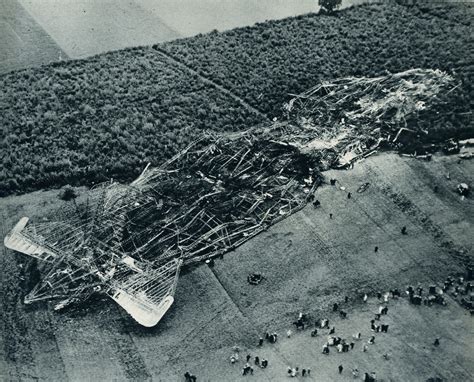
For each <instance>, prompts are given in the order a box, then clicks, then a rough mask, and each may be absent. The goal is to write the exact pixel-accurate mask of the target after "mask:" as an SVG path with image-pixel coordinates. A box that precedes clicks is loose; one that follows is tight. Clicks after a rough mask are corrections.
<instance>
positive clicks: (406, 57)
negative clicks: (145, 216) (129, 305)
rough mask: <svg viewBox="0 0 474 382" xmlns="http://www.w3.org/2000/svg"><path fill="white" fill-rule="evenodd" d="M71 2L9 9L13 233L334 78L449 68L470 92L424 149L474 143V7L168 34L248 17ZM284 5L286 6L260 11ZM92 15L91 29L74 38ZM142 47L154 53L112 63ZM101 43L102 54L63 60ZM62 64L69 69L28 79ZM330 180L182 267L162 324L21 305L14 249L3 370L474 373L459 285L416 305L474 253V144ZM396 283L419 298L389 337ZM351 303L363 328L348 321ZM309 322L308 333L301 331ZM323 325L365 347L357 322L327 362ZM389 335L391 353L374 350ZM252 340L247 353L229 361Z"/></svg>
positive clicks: (4, 311) (410, 376)
mask: <svg viewBox="0 0 474 382" xmlns="http://www.w3.org/2000/svg"><path fill="white" fill-rule="evenodd" d="M67 1H68V3H69V2H70V7H69V8H68V9H66V8H61V9H59V8H58V9H57V10H56V11H54V9H53V8H54V3H55V2H56V1H55V0H46V1H45V2H44V3H43V2H36V1H31V0H20V1H19V2H15V1H6V2H0V35H1V36H2V37H1V40H2V41H1V44H3V46H0V161H1V163H2V167H1V168H0V219H1V223H0V236H2V237H4V236H5V234H6V232H7V231H8V230H10V229H11V228H12V226H13V225H14V224H15V223H16V222H17V221H18V219H19V218H21V217H22V216H29V217H30V218H31V219H32V220H33V221H37V222H39V221H41V220H42V219H43V218H44V217H45V216H48V215H49V214H50V213H51V212H52V211H56V210H57V209H58V208H61V207H64V206H65V204H67V203H75V202H74V201H68V202H67V201H63V200H61V199H60V197H59V193H60V191H59V190H58V188H60V187H62V186H64V185H67V184H70V185H72V186H74V189H75V190H76V192H77V193H79V198H81V197H85V195H86V193H87V192H88V190H89V187H90V186H93V185H95V184H97V183H98V182H103V181H107V180H110V179H113V180H118V181H122V182H128V181H130V180H131V179H134V178H135V177H136V176H137V175H138V174H139V173H140V172H141V171H142V170H143V168H144V167H145V166H146V165H147V163H151V164H152V165H157V164H160V163H162V162H163V161H165V160H167V159H169V158H170V157H171V156H172V155H174V154H175V153H177V152H179V151H180V150H182V149H183V148H184V147H186V146H187V145H188V144H189V143H191V142H195V141H196V140H197V139H198V138H199V137H202V136H203V135H204V134H208V133H210V134H215V133H219V134H220V133H227V132H235V131H242V130H246V129H248V128H249V127H254V126H260V125H267V124H269V123H270V121H271V120H272V119H273V118H274V117H276V118H278V120H281V119H283V118H284V117H283V116H284V111H283V104H284V103H285V102H288V100H289V99H290V98H291V94H295V93H300V92H301V91H304V90H306V89H309V88H311V87H313V86H315V85H316V84H317V83H318V82H320V81H324V80H331V79H334V78H335V77H340V76H359V77H360V76H368V77H372V76H377V75H382V74H384V73H385V72H386V71H390V72H399V71H404V70H407V69H411V68H415V67H416V68H435V69H441V70H444V71H446V72H448V73H449V74H450V75H452V76H453V78H454V79H455V81H457V82H458V84H459V86H458V87H456V89H455V90H453V91H452V93H449V94H443V97H446V98H442V97H440V99H442V100H444V99H449V102H448V103H446V104H445V105H444V106H443V108H444V109H445V110H440V112H441V113H439V114H441V115H443V116H445V117H443V118H444V119H440V117H439V115H438V114H437V113H432V114H429V115H428V116H427V120H426V121H424V122H425V123H426V124H427V125H429V133H428V134H427V137H428V138H427V139H426V141H425V142H424V143H425V144H426V145H428V143H429V144H431V143H434V144H436V145H437V146H436V147H438V148H439V147H442V145H441V146H440V143H442V142H443V140H444V139H446V138H448V137H455V138H471V137H474V125H473V121H474V118H472V110H473V109H474V105H473V94H474V91H473V88H472V83H473V74H474V66H473V61H472V57H471V56H470V54H471V53H470V52H472V51H473V50H474V40H473V39H472V22H473V16H474V13H473V9H474V7H473V5H472V3H462V4H461V3H459V4H456V5H446V4H431V5H430V4H422V5H420V6H414V7H405V6H399V5H396V4H395V3H393V4H392V3H391V2H390V3H389V2H384V3H383V4H371V5H364V6H360V7H354V8H350V9H345V10H343V11H341V12H338V14H337V15H336V16H326V15H316V14H306V15H303V16H297V17H294V18H288V19H283V20H277V21H269V22H265V23H261V24H256V25H254V26H252V27H243V28H238V29H234V30H229V31H226V32H223V33H220V32H216V31H213V32H211V33H209V34H206V35H198V36H196V37H193V38H185V39H180V40H176V41H171V42H164V43H163V42H162V41H165V40H168V39H174V38H175V37H177V36H188V35H189V34H193V33H196V32H198V31H200V29H199V28H204V26H203V24H204V23H208V22H209V23H211V21H212V20H214V22H217V21H215V18H216V15H219V12H220V13H225V12H227V11H226V9H228V8H226V7H227V6H229V7H231V9H234V10H235V12H236V14H235V15H234V16H235V17H234V18H233V19H226V18H222V17H221V18H220V20H219V23H218V24H216V25H217V27H216V28H222V29H226V28H227V27H231V26H233V25H234V24H232V23H236V22H237V23H238V24H239V25H244V24H245V23H246V22H247V21H244V16H245V15H244V14H243V13H242V15H241V16H242V17H240V16H239V15H240V14H239V5H236V4H237V2H230V1H229V2H228V1H227V0H225V1H223V2H222V7H221V8H219V9H216V12H215V14H214V15H211V16H209V13H210V11H209V10H210V9H211V8H212V6H211V5H209V4H212V1H213V0H209V1H208V0H206V1H204V2H202V3H200V4H201V7H198V6H196V8H190V9H187V10H186V12H185V14H186V15H189V16H186V17H188V18H193V16H194V17H197V16H196V15H199V12H202V13H203V14H207V15H208V18H204V17H203V18H202V19H201V20H199V22H195V23H194V24H193V23H191V22H190V21H189V20H188V21H189V22H188V21H186V20H187V18H186V17H185V16H183V17H181V23H182V25H178V24H173V23H172V22H169V21H167V20H177V19H178V18H179V17H178V16H177V15H176V12H177V11H178V10H177V8H176V2H172V1H168V0H166V1H163V2H162V3H161V4H165V8H163V9H160V8H159V7H158V6H157V5H156V4H157V3H156V2H153V1H150V0H136V1H119V2H112V1H110V2H108V1H107V2H103V3H102V7H100V9H98V10H97V9H94V3H93V2H92V1H90V2H89V1H84V2H83V1H81V2H75V1H72V0H67ZM271 1H276V3H278V4H280V6H279V7H280V8H275V9H273V10H271V11H270V10H266V9H264V8H265V7H266V6H265V4H270V2H271ZM313 2H314V1H313ZM109 3H110V4H114V6H112V5H111V7H110V9H108V8H107V7H104V6H103V5H104V4H109ZM186 3H189V4H191V3H193V4H197V2H191V1H189V2H188V1H187V0H186ZM244 3H247V0H245V1H244ZM250 3H251V2H250V0H249V4H250ZM346 3H347V2H346ZM19 4H22V6H23V7H24V8H23V7H22V6H20V5H19ZM41 4H42V5H41ZM229 4H232V5H229ZM253 4H254V6H255V12H253V14H252V15H247V17H249V18H250V19H252V20H253V21H251V22H254V21H259V20H258V18H260V17H261V16H262V15H263V14H266V13H265V12H268V13H270V14H271V15H272V16H271V17H274V18H279V17H280V16H281V17H283V15H284V13H285V12H286V10H284V9H286V8H285V5H284V4H286V3H284V2H280V0H264V1H262V2H258V3H253ZM166 5H167V6H166ZM42 6H44V8H42ZM299 6H300V7H302V8H304V7H306V6H307V5H306V2H304V1H303V2H301V4H299ZM267 8H269V7H268V6H267ZM52 9H53V11H51V12H49V11H48V10H52ZM82 11H84V12H83V13H85V14H81V12H82ZM55 12H57V13H55ZM87 13H89V15H91V14H94V15H95V16H90V17H87V15H86V14H87ZM126 14H129V15H130V17H126ZM13 15H16V16H15V17H14V16H13ZM18 15H21V17H17V16H18ZM262 17H263V16H262ZM68 18H70V19H71V20H72V21H71V23H70V25H66V24H65V23H64V20H66V19H68ZM254 18H255V20H254ZM13 19H15V20H17V21H16V22H15V23H12V21H11V20H13ZM101 20H103V22H101ZM142 21H143V22H142ZM249 23H250V21H249ZM137 24H140V25H139V26H138V27H137ZM40 25H41V26H40ZM79 25H83V26H85V28H84V29H83V30H82V31H81V33H74V31H77V30H78V28H79ZM213 25H214V24H213ZM68 26H70V28H68ZM96 27H97V28H98V29H97V30H96V31H93V29H94V28H96ZM43 28H44V29H43ZM118 29H123V30H122V31H120V32H117V33H114V32H110V31H115V30H118ZM45 31H46V32H45ZM63 32H64V33H63ZM96 35H97V36H101V37H100V38H95V37H94V36H96ZM51 36H52V37H51ZM91 37H93V38H91ZM53 39H54V40H55V41H56V42H55V41H53ZM78 40H81V42H80V43H79V44H76V42H77V41H78ZM142 43H146V44H152V43H153V44H155V45H153V46H147V47H135V48H127V49H124V50H120V51H113V52H108V53H101V52H103V51H104V50H110V49H120V48H122V47H125V46H129V45H130V44H142ZM58 44H59V45H58ZM59 46H61V48H62V50H61V48H59ZM18 52H21V54H20V56H19V55H18ZM95 53H101V54H99V55H96V56H92V57H89V58H86V59H81V60H69V59H68V58H69V57H71V58H74V57H86V56H89V55H91V54H95ZM19 57H20V59H19ZM59 57H61V58H62V59H64V60H65V61H64V62H54V63H52V64H50V65H43V66H40V67H37V68H27V69H25V70H19V71H14V72H11V70H15V69H19V68H24V67H29V66H30V65H31V66H38V65H42V64H45V63H50V62H53V61H59ZM23 58H24V60H23ZM2 60H3V61H2ZM22 60H23V61H22ZM450 94H451V98H448V97H447V96H448V95H450ZM446 110H448V111H449V113H446ZM418 115H419V114H418ZM370 126H371V125H370ZM433 147H435V146H433ZM469 149H470V150H471V151H472V148H469ZM245 155H246V154H245ZM245 155H244V156H245ZM321 170H322V165H321ZM322 175H323V176H324V179H325V182H324V183H323V185H321V186H320V187H319V188H318V189H317V190H316V194H315V198H316V199H317V200H318V201H320V203H321V205H320V206H319V207H317V208H316V207H314V206H313V205H311V204H309V205H307V206H306V207H305V208H303V209H302V210H300V211H298V212H296V213H294V214H293V215H291V216H289V217H288V218H286V219H284V220H282V221H280V222H279V223H277V224H275V225H273V226H271V227H269V228H268V229H266V230H265V231H263V232H262V233H260V234H259V235H258V236H256V237H254V238H253V239H251V240H249V241H247V242H246V243H245V244H243V245H241V246H240V247H238V248H236V249H235V250H233V251H231V252H229V253H227V254H225V255H224V256H223V257H222V258H218V259H215V264H213V265H212V266H208V265H205V264H199V265H194V266H189V265H188V266H186V267H184V269H182V270H181V274H180V276H179V282H178V286H177V291H176V294H175V296H174V298H175V302H174V305H173V306H172V307H171V309H170V310H169V311H168V312H167V314H166V315H165V316H164V318H163V319H162V320H161V321H160V322H159V324H158V325H157V326H155V327H153V328H145V327H142V326H140V325H138V324H137V323H136V322H135V321H134V320H133V319H132V318H131V317H130V316H129V315H128V314H127V313H126V312H125V311H124V310H122V308H120V307H119V305H117V304H115V303H114V302H112V300H110V299H108V298H106V297H100V296H93V297H92V298H91V299H90V300H89V301H88V302H87V303H85V304H78V305H72V306H70V307H68V308H67V309H65V310H64V311H63V312H60V313H59V312H56V311H54V309H53V306H54V305H53V303H49V302H40V303H35V304H32V305H25V304H24V302H23V298H24V296H25V295H26V294H27V293H28V292H29V291H30V290H31V288H32V287H33V284H34V281H35V279H38V277H40V276H39V272H38V264H37V263H36V262H35V261H33V260H31V259H29V258H27V257H26V256H24V255H21V254H18V253H13V252H12V251H10V250H7V249H6V248H5V247H4V246H3V243H2V244H0V253H1V256H0V269H1V272H0V302H1V307H0V323H1V326H0V380H1V381H20V380H21V381H38V380H40V381H43V380H44V381H68V380H69V381H78V382H79V381H81V382H82V381H124V380H129V381H163V382H169V381H182V380H184V373H185V372H186V371H190V372H191V373H193V374H195V375H197V380H198V381H241V380H243V379H244V378H249V379H253V380H255V381H286V380H288V374H287V368H288V367H299V369H300V370H301V369H303V368H305V369H308V368H311V375H310V376H308V377H305V378H304V380H308V381H349V380H353V376H352V374H351V369H353V368H357V369H359V370H360V373H361V377H362V376H363V374H364V373H365V372H367V373H369V372H375V373H376V375H377V381H379V382H380V381H409V382H412V381H413V382H418V381H420V382H427V381H430V382H433V381H435V382H439V381H440V380H441V381H469V380H471V379H472V375H474V366H473V365H474V362H473V354H474V345H473V341H472V336H473V334H474V333H473V321H472V314H471V313H470V312H469V311H468V310H466V309H465V308H464V307H463V306H462V304H461V303H460V301H461V298H462V297H463V296H457V295H456V294H455V293H453V291H452V290H450V291H447V292H446V293H445V294H444V296H445V297H446V301H447V305H445V306H443V305H440V304H434V305H433V306H427V305H423V304H422V305H420V306H416V305H414V304H411V303H410V302H409V300H408V298H407V297H406V296H405V293H404V291H405V289H406V287H407V286H408V285H412V286H414V287H418V286H422V287H423V288H424V290H425V294H426V291H427V290H428V287H429V286H430V285H432V284H436V285H438V286H442V285H443V282H444V281H445V280H446V278H447V277H448V276H453V277H459V276H461V275H464V274H465V272H466V264H469V263H471V264H473V261H474V258H473V255H472V253H473V250H474V241H473V240H472V237H473V233H474V227H473V225H474V202H473V200H474V198H473V197H472V190H471V195H469V196H468V197H461V196H460V195H459V193H458V192H457V191H456V187H457V185H458V184H460V183H466V184H468V185H469V186H470V187H471V189H472V186H473V185H474V159H472V156H471V157H470V158H469V159H465V158H464V159H463V158H462V157H461V156H460V155H457V154H455V155H441V154H439V153H438V154H433V157H432V159H431V160H430V161H425V160H421V159H416V158H414V157H413V156H412V157H408V156H402V155H399V154H397V153H394V152H383V151H381V152H379V153H376V154H375V155H372V156H369V157H367V158H365V159H363V160H361V161H359V162H356V163H355V166H354V167H353V168H351V169H347V170H327V171H324V172H322ZM329 179H337V182H336V184H335V185H331V184H330V182H329ZM349 192H350V193H351V197H350V198H349V197H348V193H349ZM402 227H406V229H407V234H405V235H404V234H402V233H401V228H402ZM375 247H378V250H377V251H375ZM39 267H40V269H41V266H39ZM254 272H256V273H261V274H263V276H264V280H263V281H262V282H261V283H260V284H258V285H251V284H250V283H248V282H247V277H248V275H249V274H251V273H254ZM393 288H398V289H400V290H401V291H402V297H401V298H399V299H390V300H389V301H388V302H387V303H385V304H386V305H387V307H388V314H387V315H386V316H385V315H384V316H382V318H381V323H386V324H389V326H390V329H389V331H388V333H374V332H372V331H371V330H370V320H371V319H373V318H374V314H375V313H376V312H377V311H378V309H379V307H380V306H381V305H382V304H383V303H382V301H380V300H379V299H378V298H377V297H376V296H377V293H378V292H386V291H389V290H391V289H393ZM365 293H367V294H368V295H369V298H368V301H367V302H366V303H364V302H363V300H362V296H363V295H364V294H365ZM346 298H347V301H345V299H346ZM336 302H337V303H339V304H340V306H341V309H344V310H345V311H346V312H347V318H345V319H342V318H340V317H339V314H338V313H337V312H333V311H332V306H333V304H334V303H336ZM300 312H304V313H306V314H307V315H308V316H309V319H310V320H309V322H310V323H311V324H310V326H311V328H306V329H304V330H296V328H295V327H294V326H293V325H292V323H293V322H294V321H295V320H296V319H297V317H298V314H299V313H300ZM322 318H329V320H330V326H335V328H336V329H335V330H336V331H335V334H336V335H337V336H340V337H342V338H346V339H348V342H351V341H353V339H352V336H353V334H355V333H357V332H360V333H361V334H362V339H361V340H360V341H355V340H354V341H355V347H354V349H353V350H350V351H349V352H348V353H338V352H337V350H336V348H335V347H332V348H331V352H330V354H329V355H323V354H322V352H321V350H322V346H323V344H324V343H326V341H327V336H328V334H329V333H328V332H329V331H328V330H326V329H324V330H323V329H322V330H320V331H319V333H318V335H317V336H316V337H312V336H311V335H310V332H311V330H312V329H313V327H314V325H313V323H314V321H315V320H316V319H322ZM289 329H291V330H292V331H293V333H292V335H291V336H288V337H287V335H286V333H287V331H288V330H289ZM265 332H277V333H278V334H279V340H278V342H277V343H276V344H270V343H269V342H265V343H264V345H263V346H261V347H259V346H257V344H258V340H259V337H260V336H262V335H263V334H264V333H265ZM372 335H375V343H374V344H372V345H367V346H368V348H367V351H363V346H364V345H366V344H367V340H368V339H369V338H370V336H372ZM435 338H439V339H440V345H439V346H434V344H433V342H434V340H435ZM236 346H238V347H239V348H240V352H239V354H240V360H239V361H238V362H237V363H236V364H231V363H230V356H231V355H232V354H233V353H234V352H235V350H234V348H235V347H236ZM246 354H251V355H252V356H257V355H258V356H259V357H260V358H261V359H262V358H266V359H267V360H268V361H269V366H268V368H266V369H261V368H259V367H257V366H254V368H255V372H254V375H253V376H248V377H243V376H242V375H241V372H242V367H243V366H244V365H245V356H246ZM384 355H386V356H385V357H384ZM339 365H343V366H344V370H343V372H342V373H341V374H338V371H337V368H338V366H339ZM361 377H360V378H359V380H362V378H361ZM430 378H433V379H430ZM435 378H440V379H435ZM301 379H302V378H301Z"/></svg>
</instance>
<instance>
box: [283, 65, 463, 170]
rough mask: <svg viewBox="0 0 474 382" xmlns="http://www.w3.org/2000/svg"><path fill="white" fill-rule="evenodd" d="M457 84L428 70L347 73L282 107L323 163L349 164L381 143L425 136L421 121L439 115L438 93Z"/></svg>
mask: <svg viewBox="0 0 474 382" xmlns="http://www.w3.org/2000/svg"><path fill="white" fill-rule="evenodd" d="M455 88H456V83H455V81H454V78H453V77H451V76H450V75H448V74H446V73H445V72H442V71H439V70H430V69H411V70H407V71H405V72H401V73H396V74H387V75H385V76H380V77H374V78H367V77H346V78H340V79H336V80H334V81H332V82H323V83H321V84H319V85H317V86H315V87H314V88H312V89H310V90H308V91H306V92H304V93H302V94H299V95H295V96H294V98H293V99H291V100H290V101H289V102H288V103H287V104H285V105H284V110H285V113H286V116H287V119H288V120H289V121H290V122H291V123H293V124H296V125H298V126H301V127H302V128H304V129H307V130H311V131H312V133H313V140H312V142H309V143H308V145H311V146H313V147H315V148H319V149H320V150H322V151H323V153H322V160H323V164H325V167H328V168H329V167H334V166H347V165H349V164H350V163H351V162H352V161H353V160H355V159H357V158H361V157H363V156H367V155H370V154H371V153H372V152H374V150H377V149H378V148H379V147H381V146H383V145H384V146H386V147H394V148H397V149H401V148H404V147H411V146H412V145H413V144H414V143H415V142H417V141H419V140H420V137H423V136H427V135H428V134H429V131H428V130H427V129H425V128H424V127H423V124H421V123H420V121H423V120H425V119H426V118H425V116H426V115H428V114H429V113H438V114H439V113H443V111H440V109H439V108H438V107H437V103H438V102H439V100H438V96H439V95H441V94H443V95H445V94H446V93H449V92H450V91H452V90H454V89H455ZM446 113H449V110H446Z"/></svg>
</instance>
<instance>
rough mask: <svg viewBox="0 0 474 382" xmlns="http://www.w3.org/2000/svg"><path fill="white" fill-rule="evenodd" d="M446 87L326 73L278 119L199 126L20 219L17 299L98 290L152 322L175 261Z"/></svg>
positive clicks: (387, 132)
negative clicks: (31, 276) (242, 125)
mask: <svg viewBox="0 0 474 382" xmlns="http://www.w3.org/2000/svg"><path fill="white" fill-rule="evenodd" d="M452 87H453V79H452V78H451V77H450V76H448V75H446V74H445V73H442V72H440V71H433V70H420V69H416V70H410V71H407V72H403V73H398V74H390V75H387V76H383V77H377V78H365V77H362V78H352V77H351V78H343V79H339V80H336V81H334V82H333V83H323V84H321V85H319V86H317V87H315V88H313V89H311V90H309V91H308V92H306V93H303V94H301V95H299V96H296V97H295V98H293V99H292V100H291V101H290V102H289V103H288V104H287V105H286V110H287V116H288V121H286V122H283V123H278V122H275V123H273V124H271V125H268V126H257V127H254V128H252V129H249V130H247V131H244V132H239V133H234V134H226V135H219V136H218V135H207V136H204V137H203V138H202V139H201V140H200V141H199V142H196V143H195V144H193V145H191V146H189V147H188V148H187V149H185V150H183V151H182V152H180V153H179V154H178V155H176V156H174V157H173V158H171V159H170V160H168V161H167V162H165V163H163V164H162V165H161V166H158V167H156V168H150V167H147V168H145V170H144V171H143V173H142V174H141V175H140V176H139V177H138V178H137V179H136V180H135V181H133V182H132V183H131V184H130V185H122V184H118V183H114V182H110V183H105V184H101V185H99V186H97V187H95V188H94V189H92V190H91V191H90V192H89V193H88V196H87V198H86V200H82V201H80V200H78V199H73V201H72V202H65V204H64V206H65V207H64V208H63V209H62V210H61V211H58V213H57V214H56V215H55V216H52V217H50V218H49V220H46V221H40V222H35V223H32V222H30V221H29V219H28V218H23V219H21V220H20V222H19V223H18V224H17V225H16V226H15V227H14V228H13V230H12V231H11V232H10V233H9V234H8V235H7V236H6V238H5V245H6V246H7V247H8V248H11V249H14V250H16V251H19V252H22V253H24V254H27V255H30V256H32V257H34V258H36V259H39V260H41V261H42V263H44V266H43V277H42V279H41V281H40V282H39V284H38V285H37V286H36V287H34V289H33V290H32V291H31V292H30V293H29V294H28V296H26V298H25V302H27V303H30V302H35V301H39V300H44V299H51V298H53V299H60V302H59V303H58V304H57V305H56V308H57V309H60V308H63V307H65V306H67V305H69V304H70V303H74V302H78V301H83V300H84V299H87V298H88V297H89V296H90V295H91V294H93V293H96V292H101V293H105V294H107V295H109V296H110V297H111V298H112V299H114V300H115V301H116V302H117V303H118V304H119V305H121V306H122V307H123V308H124V309H125V310H126V311H127V312H128V313H129V314H131V315H132V317H133V318H135V320H137V321H138V322H139V323H140V324H142V325H145V326H154V325H156V323H158V321H159V320H160V319H161V317H162V316H163V315H164V314H165V313H166V311H167V310H168V309H169V307H170V306H171V304H172V303H173V295H174V291H175V288H176V283H177V279H178V275H179V270H180V267H181V266H182V265H183V264H192V263H196V262H200V261H205V260H209V261H210V259H213V258H214V257H216V256H221V255H222V254H223V253H225V252H227V251H229V250H232V249H234V248H235V247H237V246H238V245H240V244H242V243H243V242H245V241H246V240H248V239H250V238H251V237H253V236H255V235H256V234H258V233H259V232H261V231H262V230H265V229H266V228H268V227H269V226H270V225H271V224H273V223H275V222H277V221H279V220H281V219H283V218H285V217H287V216H289V215H290V214H292V213H294V212H295V211H297V210H298V209H300V208H302V207H304V206H305V205H306V203H307V202H308V201H309V200H312V198H314V197H313V193H314V190H315V189H316V187H317V186H318V185H319V184H320V181H321V178H320V172H319V171H320V170H321V168H324V167H328V166H334V165H336V164H337V165H342V166H344V165H347V164H349V163H351V162H352V161H353V160H355V159H357V158H360V157H361V156H366V155H370V153H371V152H374V150H376V149H377V148H378V147H380V146H381V145H382V144H383V143H384V142H385V143H390V144H399V142H401V141H403V139H405V138H404V137H405V136H407V135H408V136H410V135H411V134H420V133H422V132H421V131H420V130H413V126H411V125H410V124H409V123H408V121H409V120H410V119H411V118H413V117H416V116H417V115H418V113H420V112H421V111H422V110H425V109H429V108H430V107H431V106H432V104H433V102H434V101H433V99H435V98H436V95H437V94H438V93H440V92H441V91H446V90H448V89H449V88H452ZM407 126H409V128H408V127H407ZM367 187H369V184H365V185H363V186H361V187H360V188H359V190H358V192H364V191H365V189H366V188H367ZM315 203H316V202H315ZM318 203H319V202H318ZM209 265H210V266H211V265H212V263H211V262H209ZM260 281H261V279H258V278H250V279H249V282H252V283H258V282H260Z"/></svg>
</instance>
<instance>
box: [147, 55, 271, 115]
mask: <svg viewBox="0 0 474 382" xmlns="http://www.w3.org/2000/svg"><path fill="white" fill-rule="evenodd" d="M152 49H153V50H154V51H155V52H156V53H157V54H158V55H160V56H161V57H163V58H165V59H166V60H168V61H171V62H172V63H173V64H174V65H176V66H178V67H180V68H182V69H184V70H186V71H187V72H189V73H191V74H193V75H195V76H197V77H198V78H199V79H200V80H201V81H202V82H204V83H206V84H208V85H211V86H212V87H214V88H215V89H217V90H219V91H220V92H221V93H223V94H225V95H228V96H229V97H231V98H232V99H234V100H235V101H237V102H238V103H240V104H241V105H242V106H243V107H244V108H245V109H247V110H248V111H251V112H252V113H253V114H256V115H258V116H259V117H261V118H263V119H265V120H268V121H270V118H269V117H268V116H267V115H266V114H265V113H263V112H261V111H260V110H258V109H257V108H255V107H254V106H252V105H250V104H249V103H248V102H247V101H245V100H244V99H242V98H241V97H240V96H238V95H237V94H235V93H234V92H232V91H231V90H229V89H227V88H225V87H224V86H222V85H219V84H218V83H216V82H214V81H213V80H212V79H210V78H208V77H206V76H204V75H202V74H201V73H199V72H198V71H196V70H194V69H193V68H191V67H190V66H189V65H188V64H186V63H184V62H182V61H181V60H179V59H178V58H175V57H173V56H172V55H171V54H169V53H168V52H166V51H164V50H163V49H161V48H160V47H158V46H153V48H152Z"/></svg>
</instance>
